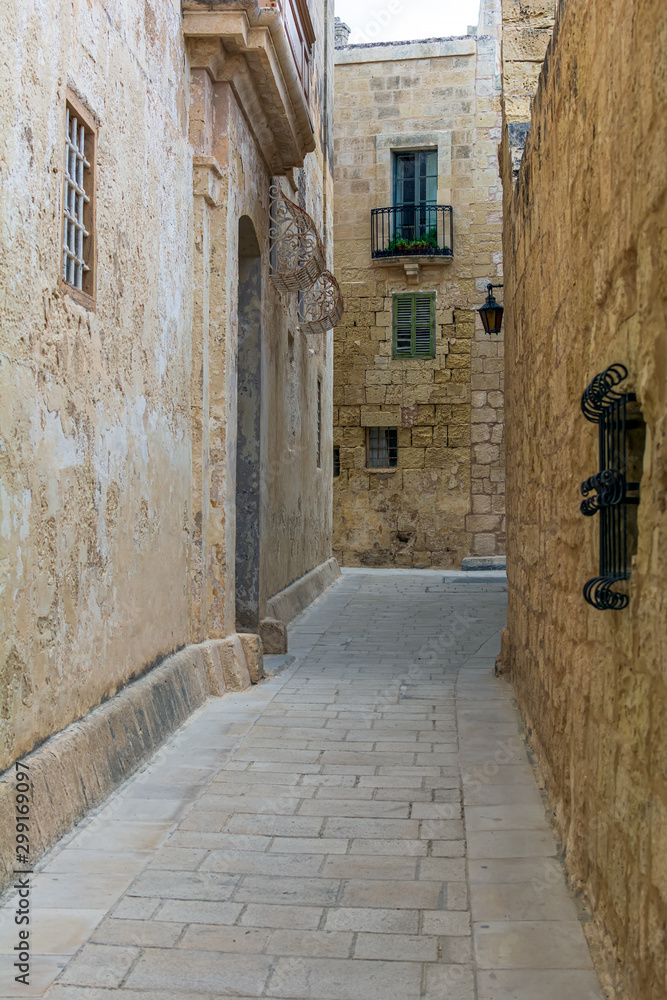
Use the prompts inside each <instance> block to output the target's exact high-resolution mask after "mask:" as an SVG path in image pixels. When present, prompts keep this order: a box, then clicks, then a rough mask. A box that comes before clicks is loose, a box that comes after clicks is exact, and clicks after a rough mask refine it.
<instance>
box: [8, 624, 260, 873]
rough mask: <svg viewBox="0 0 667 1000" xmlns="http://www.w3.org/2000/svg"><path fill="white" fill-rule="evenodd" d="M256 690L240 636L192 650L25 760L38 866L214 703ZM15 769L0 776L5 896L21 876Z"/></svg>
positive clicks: (133, 684) (166, 662)
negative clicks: (207, 704)
mask: <svg viewBox="0 0 667 1000" xmlns="http://www.w3.org/2000/svg"><path fill="white" fill-rule="evenodd" d="M249 686H250V676H249V673H248V665H247V663H246V659H245V654H244V647H243V643H242V639H241V638H240V637H239V636H238V635H232V636H228V637H227V638H226V639H212V640H209V641H207V642H203V643H199V644H198V645H192V646H186V647H185V648H184V649H181V650H179V652H177V653H173V654H172V655H171V656H169V657H168V658H167V659H166V660H164V661H163V662H162V663H161V664H160V665H159V666H157V667H155V668H154V669H153V670H151V671H150V672H149V673H147V674H144V675H143V676H142V677H140V678H138V679H137V680H136V681H132V682H131V683H130V684H128V685H127V686H126V687H124V688H122V689H121V690H120V691H119V692H118V693H117V694H115V695H114V696H113V697H112V698H110V699H109V700H108V701H107V702H105V703H104V704H103V705H100V707H99V708H96V709H94V710H93V711H92V712H90V713H89V714H88V715H87V716H85V718H83V719H81V720H79V721H78V722H74V723H72V725H70V726H68V727H67V729H64V730H63V731H62V732H60V733H56V734H54V735H53V736H51V737H50V738H49V739H48V740H47V741H46V742H45V743H43V744H42V746H40V747H39V748H38V749H37V750H34V751H32V752H31V753H29V754H26V755H25V757H22V758H21V761H22V762H23V763H25V764H27V765H28V768H29V771H30V777H31V781H32V803H31V807H30V813H31V822H30V857H31V862H32V864H33V865H34V864H35V862H36V861H37V860H38V859H39V858H40V857H41V855H42V854H44V852H45V851H47V850H48V848H49V847H50V846H51V845H52V844H53V843H55V841H56V840H58V839H59V838H60V837H62V836H63V835H64V834H65V833H67V832H68V830H70V829H71V828H72V827H73V826H74V824H75V823H77V822H78V821H79V820H80V819H81V818H82V817H83V816H84V815H85V814H86V813H87V812H88V811H89V810H90V809H92V808H93V807H94V806H96V805H98V804H99V803H100V802H102V801H103V800H104V799H105V798H106V797H107V796H108V795H109V794H110V792H112V791H113V789H114V788H115V787H116V786H117V785H119V784H120V783H121V782H123V781H125V779H126V778H128V777H129V776H130V775H131V774H132V773H133V772H134V771H136V769H137V768H138V767H139V766H140V764H142V763H143V762H144V761H145V760H146V759H147V758H148V757H150V756H151V754H153V753H154V751H155V750H156V749H157V748H158V747H159V746H160V744H162V743H163V742H164V741H165V740H166V739H167V738H168V737H169V736H171V734H172V733H173V732H174V730H176V729H178V727H179V726H180V725H182V724H183V722H185V720H186V719H187V718H188V717H189V716H190V715H191V714H192V713H193V712H194V711H195V710H196V709H197V708H199V707H200V706H201V705H202V704H203V703H204V702H205V701H207V700H208V698H210V697H216V696H220V695H222V694H223V693H224V692H225V691H226V690H237V691H238V690H243V689H244V688H247V687H249ZM14 794H15V787H14V767H13V766H12V767H10V768H8V769H7V770H6V771H5V772H4V774H3V775H2V776H1V777H0V891H2V890H3V889H4V888H5V887H6V886H7V885H8V884H9V883H10V882H11V881H12V878H13V874H12V873H13V867H14V847H15V843H16V839H15V837H16V831H15V829H14V826H15V810H14Z"/></svg>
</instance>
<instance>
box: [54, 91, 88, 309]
mask: <svg viewBox="0 0 667 1000" xmlns="http://www.w3.org/2000/svg"><path fill="white" fill-rule="evenodd" d="M96 141H97V129H96V126H95V122H94V120H93V118H92V116H91V115H90V114H89V113H88V112H87V111H86V109H85V108H84V107H83V106H82V105H81V103H80V102H79V101H78V100H77V99H76V97H75V96H74V94H72V93H71V92H70V91H68V92H67V100H66V103H65V171H64V181H63V213H62V248H61V271H60V277H61V285H60V287H61V288H62V289H63V290H64V291H67V292H68V294H70V295H72V297H73V298H75V299H76V300H77V302H79V303H80V304H81V305H84V306H86V307H87V308H88V309H92V308H93V307H94V305H95V153H96Z"/></svg>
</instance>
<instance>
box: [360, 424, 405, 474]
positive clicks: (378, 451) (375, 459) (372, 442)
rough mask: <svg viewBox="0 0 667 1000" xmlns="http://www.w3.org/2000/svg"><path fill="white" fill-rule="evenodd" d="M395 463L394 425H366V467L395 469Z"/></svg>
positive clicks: (396, 460)
mask: <svg viewBox="0 0 667 1000" xmlns="http://www.w3.org/2000/svg"><path fill="white" fill-rule="evenodd" d="M397 465H398V431H397V429H396V428H395V427H367V428H366V468H367V469H395V468H396V466H397Z"/></svg>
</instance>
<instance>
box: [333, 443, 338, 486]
mask: <svg viewBox="0 0 667 1000" xmlns="http://www.w3.org/2000/svg"><path fill="white" fill-rule="evenodd" d="M333 474H334V479H338V477H339V476H340V448H334V450H333Z"/></svg>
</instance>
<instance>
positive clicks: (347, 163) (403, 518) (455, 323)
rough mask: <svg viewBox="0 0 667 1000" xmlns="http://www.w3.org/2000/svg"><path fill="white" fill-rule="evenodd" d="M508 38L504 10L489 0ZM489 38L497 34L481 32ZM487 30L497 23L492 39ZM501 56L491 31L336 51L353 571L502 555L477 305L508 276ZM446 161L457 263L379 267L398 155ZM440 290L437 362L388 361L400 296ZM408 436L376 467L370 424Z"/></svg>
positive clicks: (493, 410)
mask: <svg viewBox="0 0 667 1000" xmlns="http://www.w3.org/2000/svg"><path fill="white" fill-rule="evenodd" d="M482 12H483V14H484V17H485V24H491V25H495V27H494V30H495V31H499V28H500V4H499V3H496V2H495V0H485V3H484V4H483V11H482ZM485 30H487V29H485ZM489 30H490V29H489ZM499 74H500V64H499V47H498V44H497V42H496V39H495V38H494V37H493V35H480V37H475V36H467V37H463V38H451V39H436V40H432V41H429V42H412V43H405V44H395V45H393V44H392V45H390V44H387V45H370V46H367V45H362V46H346V47H344V48H339V49H337V51H336V124H335V137H336V138H335V162H336V181H335V184H336V222H335V227H336V228H335V265H336V275H337V277H338V278H339V280H340V282H341V287H342V289H343V293H344V295H345V297H346V302H347V311H346V314H345V316H344V318H343V320H342V322H341V323H340V325H339V326H338V327H337V329H336V331H335V333H334V350H335V361H334V373H335V374H334V377H335V385H334V445H335V446H336V447H338V448H340V469H341V471H340V476H339V477H337V478H336V479H335V481H334V551H335V554H336V555H337V557H338V558H339V560H340V561H341V562H343V563H344V564H346V565H382V566H390V565H395V566H431V565H433V566H450V567H451V566H453V567H456V566H458V567H460V565H461V560H462V559H463V558H464V557H465V556H467V555H470V554H475V555H493V554H499V553H502V552H504V466H503V453H502V448H503V431H502V420H503V394H502V390H503V384H502V379H503V375H502V369H503V360H502V357H503V355H502V351H503V345H502V339H498V338H494V339H492V340H491V339H490V338H489V337H488V336H486V335H485V334H484V333H483V332H482V327H481V323H480V321H479V317H478V316H477V314H476V312H475V311H474V309H475V307H476V306H479V305H481V304H482V302H483V301H484V295H485V289H486V283H487V282H488V281H494V282H497V281H498V280H502V279H500V278H499V276H500V275H502V253H501V189H500V180H499V176H498V163H497V145H498V141H499V138H500V103H499V86H500V76H499ZM406 148H407V149H410V148H413V149H415V148H416V149H419V148H432V149H437V152H438V203H439V204H445V205H452V206H453V220H454V257H453V260H449V261H445V262H439V263H436V264H432V263H424V264H422V265H420V267H419V269H418V274H415V272H414V269H412V270H411V271H410V270H409V269H406V268H404V266H403V263H401V262H400V261H399V262H394V263H393V264H392V263H391V262H387V261H382V262H381V263H379V262H377V261H373V260H372V259H371V210H372V209H374V208H383V207H388V206H390V205H391V204H392V191H391V154H392V150H397V149H406ZM419 291H422V292H435V293H436V341H435V343H436V347H435V357H434V358H433V359H432V360H415V359H411V360H407V359H405V360H402V359H398V360H397V359H394V358H392V296H393V294H394V293H396V292H419ZM368 426H381V427H395V428H397V430H398V464H397V468H396V469H395V470H389V471H385V472H380V473H378V472H377V470H376V471H373V472H369V471H368V470H367V468H366V451H365V438H366V427H368Z"/></svg>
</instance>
